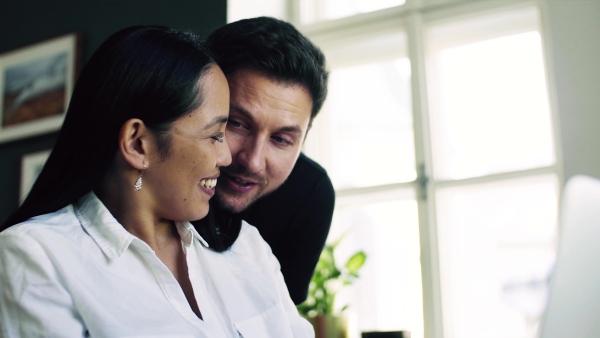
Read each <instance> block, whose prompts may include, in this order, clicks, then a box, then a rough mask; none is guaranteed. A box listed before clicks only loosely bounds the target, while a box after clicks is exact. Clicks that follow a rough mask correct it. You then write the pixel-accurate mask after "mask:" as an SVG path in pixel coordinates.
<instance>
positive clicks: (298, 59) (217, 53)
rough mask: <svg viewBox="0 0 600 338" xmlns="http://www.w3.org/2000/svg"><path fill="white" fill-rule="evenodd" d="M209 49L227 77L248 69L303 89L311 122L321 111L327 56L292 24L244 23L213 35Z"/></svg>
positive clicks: (260, 19)
mask: <svg viewBox="0 0 600 338" xmlns="http://www.w3.org/2000/svg"><path fill="white" fill-rule="evenodd" d="M207 45H208V48H209V49H210V50H211V52H212V54H213V56H214V58H215V61H216V62H217V63H218V64H219V66H220V67H221V69H222V70H223V72H224V73H225V75H230V74H232V73H234V72H235V71H237V70H239V69H244V68H248V69H253V70H257V71H260V72H263V73H265V74H267V75H268V76H271V77H273V78H274V79H276V80H278V81H281V82H284V83H289V84H299V85H302V86H304V87H305V88H306V89H307V90H308V92H309V94H310V96H311V98H312V101H313V104H312V111H311V121H312V120H313V119H314V118H315V116H316V115H317V113H318V112H319V110H321V107H322V106H323V102H324V101H325V97H326V96H327V79H328V76H329V74H328V72H327V70H326V69H325V56H324V55H323V53H322V52H321V50H320V49H319V48H318V47H317V46H315V45H314V44H313V43H312V42H311V41H310V40H308V39H307V38H306V37H305V36H304V35H302V34H301V33H300V32H299V31H298V30H297V29H296V28H295V27H294V26H292V25H291V24H289V23H287V22H285V21H281V20H278V19H275V18H270V17H264V16H263V17H257V18H252V19H244V20H240V21H236V22H232V23H230V24H227V25H225V26H223V27H221V28H218V29H217V30H215V31H214V32H212V33H211V34H210V35H209V36H208V39H207Z"/></svg>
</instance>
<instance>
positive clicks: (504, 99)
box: [430, 32, 555, 179]
mask: <svg viewBox="0 0 600 338" xmlns="http://www.w3.org/2000/svg"><path fill="white" fill-rule="evenodd" d="M433 57H434V59H435V60H436V61H435V62H436V63H435V72H434V75H435V78H434V82H433V83H435V84H436V85H435V88H434V89H433V90H432V93H434V94H435V95H436V96H435V97H434V98H433V99H432V101H433V100H436V99H437V101H436V102H435V103H434V104H433V105H432V106H433V107H434V109H432V110H431V118H430V121H431V127H432V148H433V152H434V162H435V163H434V165H435V166H434V169H435V176H436V178H439V179H460V178H466V177H475V176H483V175H488V174H494V173H501V172H508V171H513V170H524V169H531V168H536V167H542V166H549V165H553V164H554V163H555V152H554V145H553V136H552V125H551V118H550V112H549V105H548V97H547V92H546V82H545V75H544V66H543V59H542V47H541V41H540V35H539V33H538V32H528V33H523V34H516V35H511V36H505V37H501V38H495V39H490V40H485V41H481V42H476V43H469V44H464V45H460V46H457V47H449V48H444V49H441V50H438V51H434V55H433Z"/></svg>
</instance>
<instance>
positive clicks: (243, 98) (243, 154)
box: [207, 17, 335, 304]
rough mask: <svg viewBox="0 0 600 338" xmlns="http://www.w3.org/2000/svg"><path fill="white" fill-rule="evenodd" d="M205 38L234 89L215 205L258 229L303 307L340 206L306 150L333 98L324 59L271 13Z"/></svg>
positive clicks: (293, 293) (323, 174) (228, 26)
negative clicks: (227, 154) (227, 160)
mask: <svg viewBox="0 0 600 338" xmlns="http://www.w3.org/2000/svg"><path fill="white" fill-rule="evenodd" d="M207 43H208V46H209V48H210V50H211V52H212V53H213V54H214V57H215V60H216V61H217V63H218V64H219V65H220V67H221V68H222V70H223V72H224V73H225V75H226V77H227V80H228V82H229V89H230V92H231V98H230V103H231V105H230V115H229V122H228V125H227V132H226V138H227V142H228V144H229V148H230V150H231V155H232V163H231V165H230V166H229V167H226V168H222V171H221V176H220V178H219V181H218V184H217V193H216V199H217V203H218V205H219V206H220V207H221V208H222V209H225V210H226V211H229V212H232V213H235V214H241V217H242V218H243V219H244V220H246V221H247V222H248V223H250V224H252V225H254V226H255V227H256V228H257V229H258V230H259V232H260V234H261V235H262V236H263V238H264V239H265V241H266V242H267V243H269V245H270V246H271V249H272V250H273V253H274V254H275V256H276V257H277V259H278V260H279V262H280V264H281V271H282V273H283V276H284V278H285V282H286V284H287V286H288V290H289V292H290V295H291V297H292V300H293V301H294V303H296V304H299V303H301V302H303V301H304V300H305V299H306V296H307V291H308V284H309V282H310V279H311V277H312V274H313V271H314V268H315V265H316V263H317V261H318V259H319V256H320V254H321V251H322V249H323V246H324V244H325V240H326V239H327V234H328V232H329V227H330V224H331V217H332V214H333V208H334V202H335V194H334V190H333V186H332V184H331V181H330V179H329V177H328V176H327V173H326V172H325V170H324V169H323V168H322V167H321V166H319V165H318V164H317V163H315V162H313V161H312V160H311V159H309V158H308V157H306V156H305V155H304V154H301V153H300V150H301V146H302V144H303V142H304V140H305V138H306V134H307V132H308V130H309V129H310V126H311V124H312V121H313V119H314V118H315V116H316V115H317V113H318V112H319V110H320V109H321V107H322V105H323V102H324V101H325V96H326V94H327V78H328V73H327V71H326V69H325V57H324V55H323V54H322V53H321V51H320V50H319V49H318V48H317V47H316V46H315V45H313V44H312V43H311V42H310V41H309V40H308V39H307V38H306V37H305V36H303V35H302V34H301V33H300V32H298V31H297V30H296V29H295V28H294V27H293V26H292V25H290V24H289V23H286V22H284V21H281V20H277V19H274V18H268V17H259V18H253V19H246V20H240V21H237V22H234V23H230V24H227V25H225V26H223V27H221V28H219V29H217V30H215V31H214V32H213V33H211V34H210V36H209V37H208V40H207Z"/></svg>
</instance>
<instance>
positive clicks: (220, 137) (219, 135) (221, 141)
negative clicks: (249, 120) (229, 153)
mask: <svg viewBox="0 0 600 338" xmlns="http://www.w3.org/2000/svg"><path fill="white" fill-rule="evenodd" d="M223 137H225V133H219V134H218V135H215V136H213V137H212V139H213V140H216V141H218V142H219V143H223Z"/></svg>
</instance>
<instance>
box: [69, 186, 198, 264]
mask: <svg viewBox="0 0 600 338" xmlns="http://www.w3.org/2000/svg"><path fill="white" fill-rule="evenodd" d="M74 209H75V215H77V218H78V219H79V221H80V222H81V224H82V226H83V228H84V229H85V231H86V232H87V233H88V234H89V235H90V237H92V239H94V241H95V242H96V244H98V246H99V247H100V249H102V251H103V252H104V254H105V255H106V256H107V257H108V258H109V259H111V260H113V259H116V258H118V257H119V256H121V254H123V252H125V250H127V248H128V247H129V245H130V244H131V242H132V241H133V240H134V239H135V238H136V237H135V236H134V235H132V234H131V233H129V231H127V230H126V229H125V228H124V227H123V225H121V223H119V222H118V221H117V220H116V219H115V218H114V217H113V215H112V214H111V213H110V211H109V210H108V209H107V208H106V207H105V206H104V204H103V203H102V201H100V199H99V198H98V197H97V196H96V194H94V192H89V193H87V194H86V195H85V196H83V197H81V198H80V199H79V200H78V201H77V202H76V203H75V205H74ZM175 225H176V227H177V232H179V237H181V242H182V244H183V245H185V246H186V247H189V246H190V245H192V239H193V238H196V239H198V241H199V242H200V243H202V245H203V246H205V247H207V248H208V247H209V245H208V243H207V242H206V241H205V240H204V238H202V236H200V234H199V233H198V231H196V228H194V226H193V225H192V224H191V223H190V222H175Z"/></svg>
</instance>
